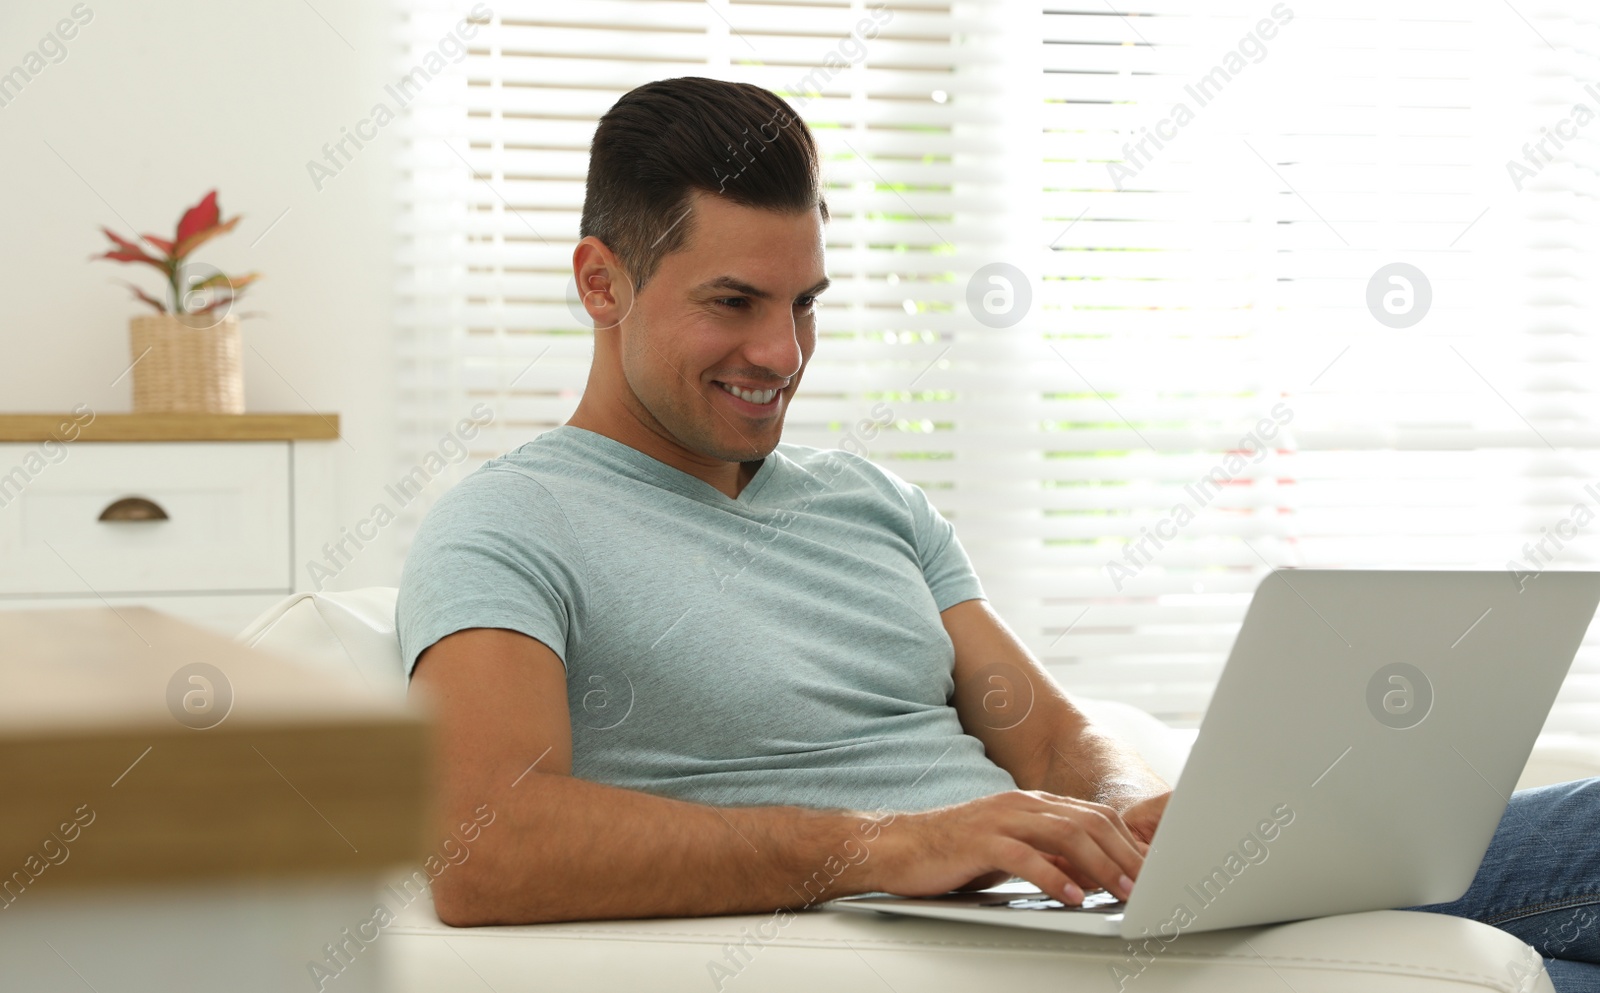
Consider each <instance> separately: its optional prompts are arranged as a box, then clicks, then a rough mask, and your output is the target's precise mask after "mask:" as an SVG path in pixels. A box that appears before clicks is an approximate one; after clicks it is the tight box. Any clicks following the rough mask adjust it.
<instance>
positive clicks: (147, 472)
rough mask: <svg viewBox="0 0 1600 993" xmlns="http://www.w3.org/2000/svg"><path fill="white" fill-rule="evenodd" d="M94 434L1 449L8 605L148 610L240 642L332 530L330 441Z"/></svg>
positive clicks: (4, 598)
mask: <svg viewBox="0 0 1600 993" xmlns="http://www.w3.org/2000/svg"><path fill="white" fill-rule="evenodd" d="M116 416H117V415H101V417H100V418H98V419H97V420H98V421H100V422H102V423H104V422H105V421H106V420H107V419H114V418H115V417H116ZM122 416H125V417H137V416H138V415H122ZM249 417H250V415H243V419H245V420H248V419H249ZM218 420H224V421H225V420H228V419H226V418H223V419H218V418H209V419H206V421H207V422H216V421H218ZM92 427H93V425H91V430H92ZM158 433H159V434H165V435H167V436H170V435H171V434H172V432H170V431H168V432H158ZM211 433H212V434H216V433H218V432H216V431H215V430H213V431H212V432H211ZM280 433H292V432H280ZM92 439H93V435H92V434H91V433H90V432H85V433H84V435H83V437H82V438H80V439H78V440H74V441H71V442H68V443H59V442H58V443H57V444H54V445H48V446H46V445H43V444H41V442H39V441H35V442H28V441H11V442H3V443H0V610H3V609H8V608H9V609H16V608H39V607H53V606H54V607H61V606H100V605H109V606H112V607H119V606H124V605H135V604H142V605H145V606H150V607H153V608H155V609H157V610H163V611H166V612H167V613H171V614H175V615H177V616H179V617H182V618H184V619H186V620H189V621H192V622H194V623H196V624H200V625H202V626H205V627H208V628H211V629H213V630H217V631H220V632H223V633H226V634H229V635H232V634H236V633H238V631H239V630H241V629H242V628H243V627H244V626H245V624H247V623H248V622H249V621H250V620H251V619H252V618H254V617H255V616H256V615H257V614H259V613H260V612H261V611H262V610H265V609H266V608H267V607H269V606H271V605H272V604H273V603H274V602H276V601H277V600H278V599H279V598H281V597H283V596H284V595H286V594H288V593H292V592H295V591H296V590H297V589H301V588H305V587H306V579H305V570H304V569H298V570H297V568H296V563H298V562H306V561H312V560H316V559H317V558H319V557H320V553H318V552H316V551H314V549H315V547H316V542H317V541H326V540H327V537H328V535H330V534H334V533H336V528H335V527H334V525H333V514H334V508H335V506H336V494H335V493H334V492H333V488H334V487H333V476H334V472H333V463H332V456H333V454H334V453H333V450H332V449H333V446H335V445H337V444H338V442H337V441H336V440H332V439H317V438H310V439H302V438H295V437H287V438H284V437H280V438H275V439H274V438H268V439H260V440H209V441H177V440H150V441H137V440H115V441H97V440H92ZM297 573H298V575H297Z"/></svg>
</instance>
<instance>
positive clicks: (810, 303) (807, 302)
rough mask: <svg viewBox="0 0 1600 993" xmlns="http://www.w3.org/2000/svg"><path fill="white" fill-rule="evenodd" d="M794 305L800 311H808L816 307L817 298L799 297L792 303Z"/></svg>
mask: <svg viewBox="0 0 1600 993" xmlns="http://www.w3.org/2000/svg"><path fill="white" fill-rule="evenodd" d="M794 305H795V306H796V307H799V308H800V309H801V310H810V309H811V308H812V307H815V306H816V305H817V298H816V297H815V296H809V297H801V298H800V299H798V300H796V301H795V302H794Z"/></svg>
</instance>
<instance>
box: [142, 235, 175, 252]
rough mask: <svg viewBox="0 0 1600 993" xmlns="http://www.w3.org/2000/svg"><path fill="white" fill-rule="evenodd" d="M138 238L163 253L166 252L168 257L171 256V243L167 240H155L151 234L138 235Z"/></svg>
mask: <svg viewBox="0 0 1600 993" xmlns="http://www.w3.org/2000/svg"><path fill="white" fill-rule="evenodd" d="M139 237H141V238H143V239H144V240H145V241H148V242H149V243H150V244H152V245H154V246H156V247H157V248H159V249H161V250H162V251H163V252H166V253H167V254H168V255H171V254H172V242H170V241H168V240H167V239H165V238H157V237H156V236H155V235H153V234H144V235H140V236H139Z"/></svg>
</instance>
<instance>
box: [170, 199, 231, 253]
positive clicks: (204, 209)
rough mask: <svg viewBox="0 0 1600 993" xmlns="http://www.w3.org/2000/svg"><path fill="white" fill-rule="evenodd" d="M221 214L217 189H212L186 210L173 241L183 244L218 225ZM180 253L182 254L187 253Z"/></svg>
mask: <svg viewBox="0 0 1600 993" xmlns="http://www.w3.org/2000/svg"><path fill="white" fill-rule="evenodd" d="M221 216H222V211H221V209H220V208H218V207H217V191H216V190H212V191H211V192H210V193H207V194H206V195H205V198H204V199H202V200H201V201H200V202H199V203H197V204H195V205H194V206H193V207H190V208H189V209H188V210H187V211H185V212H184V214H183V219H182V220H180V221H178V236H177V237H176V238H174V239H172V240H173V243H174V244H177V245H182V244H183V243H184V242H185V241H186V240H187V239H189V238H193V237H194V236H195V235H197V234H199V233H200V232H202V231H205V230H207V229H208V228H214V227H216V226H217V220H218V218H220V217H221ZM178 254H179V255H180V256H181V255H183V254H185V253H183V252H179V253H178Z"/></svg>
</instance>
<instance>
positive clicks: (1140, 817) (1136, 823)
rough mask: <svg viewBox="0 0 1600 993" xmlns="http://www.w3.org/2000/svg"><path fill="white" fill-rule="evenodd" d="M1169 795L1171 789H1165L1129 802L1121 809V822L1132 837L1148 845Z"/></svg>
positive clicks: (1164, 811)
mask: <svg viewBox="0 0 1600 993" xmlns="http://www.w3.org/2000/svg"><path fill="white" fill-rule="evenodd" d="M1171 797H1172V791H1171V790H1167V791H1166V792H1165V793H1157V794H1156V795H1155V796H1150V797H1145V798H1144V799H1143V800H1140V801H1139V802H1137V803H1132V804H1129V805H1128V806H1126V807H1124V808H1123V809H1122V821H1123V823H1124V824H1127V825H1128V829H1129V830H1131V831H1132V832H1133V834H1134V837H1136V838H1138V839H1139V840H1140V841H1142V842H1144V843H1145V845H1147V846H1148V845H1149V844H1150V842H1151V840H1152V839H1153V838H1155V836H1156V825H1158V824H1160V823H1161V815H1162V814H1164V813H1166V812H1167V800H1168V799H1170V798H1171Z"/></svg>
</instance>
